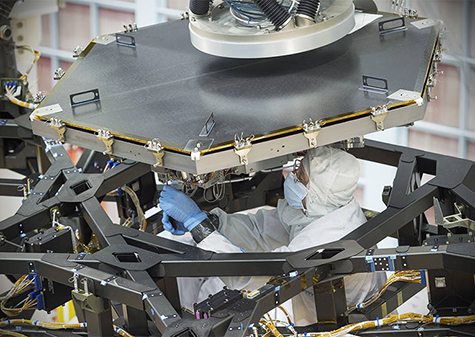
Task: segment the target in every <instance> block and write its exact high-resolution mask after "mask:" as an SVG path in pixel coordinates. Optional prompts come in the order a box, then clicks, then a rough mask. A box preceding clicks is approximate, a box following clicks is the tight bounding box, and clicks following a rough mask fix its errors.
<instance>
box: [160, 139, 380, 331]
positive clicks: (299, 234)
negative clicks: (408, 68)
mask: <svg viewBox="0 0 475 337" xmlns="http://www.w3.org/2000/svg"><path fill="white" fill-rule="evenodd" d="M359 174H360V170H359V163H358V161H357V160H356V158H355V157H353V156H352V155H350V154H348V153H347V152H345V151H342V150H339V149H335V148H330V147H319V148H317V149H312V150H309V151H308V152H307V155H306V156H305V157H304V158H303V159H302V163H301V165H300V166H299V167H298V169H294V171H293V172H291V173H290V174H289V175H288V176H287V178H286V179H285V182H284V196H285V199H282V200H279V202H278V204H277V208H275V209H271V210H267V209H261V210H259V211H258V212H257V213H256V214H226V213H225V212H224V211H223V210H221V209H219V208H216V209H214V210H212V211H211V213H210V214H207V213H205V212H203V211H201V210H200V209H199V208H198V206H197V205H196V204H195V202H194V201H193V200H192V199H191V198H189V197H188V196H187V195H186V194H184V193H182V192H180V191H178V190H176V189H175V188H173V187H171V186H165V187H164V189H163V191H162V193H161V196H160V207H161V208H162V209H163V211H164V216H163V220H162V222H163V223H164V228H165V229H166V230H167V231H169V232H171V233H172V234H174V235H183V234H184V233H185V232H186V231H190V232H191V235H192V237H193V240H194V241H195V242H196V243H197V246H198V247H199V248H202V249H206V250H210V251H214V252H219V253H220V252H227V253H229V252H242V251H245V252H289V251H298V250H302V249H306V248H310V247H314V246H318V245H321V244H325V243H329V242H333V241H336V240H339V239H341V238H342V237H343V236H345V235H346V234H348V233H349V232H351V231H352V230H354V229H355V228H357V227H359V226H360V225H361V224H362V223H364V222H365V221H366V219H365V216H364V214H363V212H362V211H361V208H360V206H359V204H358V202H357V201H356V200H355V197H354V195H353V193H354V191H355V189H356V185H357V182H358V178H359ZM169 216H171V217H173V218H174V219H175V220H177V221H178V223H179V224H178V228H177V229H174V228H173V226H172V225H171V223H170V222H169ZM216 217H217V219H216ZM216 220H218V221H219V225H218V228H216V226H215V225H213V223H214V224H216V222H217V221H216ZM378 274H379V273H378ZM222 280H223V281H224V282H225V283H226V285H227V286H228V287H229V288H231V289H233V288H234V289H236V288H237V289H248V290H252V289H257V288H258V287H260V286H262V285H264V284H265V282H266V281H267V280H268V277H265V278H261V277H252V278H250V277H233V278H224V277H223V278H222ZM383 283H384V275H375V274H359V275H352V276H348V277H346V278H345V289H346V296H347V302H348V304H349V305H351V304H357V303H361V302H363V301H364V300H365V299H368V298H369V297H370V296H372V295H373V294H374V293H375V292H376V291H377V290H379V289H380V287H381V286H382V285H383ZM197 290H198V289H190V290H189V291H190V296H196V291H197ZM218 290H219V289H215V291H218ZM308 290H310V291H306V292H304V293H302V294H300V295H299V296H296V297H294V298H293V300H292V307H293V312H294V320H295V323H296V324H297V325H299V326H304V325H309V324H313V323H316V321H317V320H316V312H315V307H314V306H315V305H314V300H313V293H311V290H312V289H311V288H309V289H308ZM198 300H200V299H198Z"/></svg>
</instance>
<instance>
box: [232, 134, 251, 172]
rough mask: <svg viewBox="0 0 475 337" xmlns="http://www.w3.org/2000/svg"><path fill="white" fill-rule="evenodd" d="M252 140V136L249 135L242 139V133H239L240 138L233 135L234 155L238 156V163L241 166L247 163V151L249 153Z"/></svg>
mask: <svg viewBox="0 0 475 337" xmlns="http://www.w3.org/2000/svg"><path fill="white" fill-rule="evenodd" d="M253 139H254V135H251V136H249V137H247V138H244V137H243V133H241V137H239V136H238V135H234V153H236V154H237V155H238V156H239V162H240V163H241V165H247V164H248V163H249V160H248V159H247V155H248V153H249V151H251V148H252V144H251V141H252V140H253Z"/></svg>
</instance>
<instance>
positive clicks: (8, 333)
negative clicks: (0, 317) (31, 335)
mask: <svg viewBox="0 0 475 337" xmlns="http://www.w3.org/2000/svg"><path fill="white" fill-rule="evenodd" d="M0 336H14V337H28V336H26V335H23V334H21V333H18V332H13V331H7V330H2V329H0Z"/></svg>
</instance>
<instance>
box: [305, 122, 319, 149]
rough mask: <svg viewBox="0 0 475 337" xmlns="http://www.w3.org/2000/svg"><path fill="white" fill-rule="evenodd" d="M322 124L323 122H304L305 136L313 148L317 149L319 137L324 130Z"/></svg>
mask: <svg viewBox="0 0 475 337" xmlns="http://www.w3.org/2000/svg"><path fill="white" fill-rule="evenodd" d="M321 124H322V121H316V122H314V121H312V119H310V120H309V122H308V123H306V122H305V121H303V135H304V136H305V138H307V139H308V145H309V146H310V147H311V148H315V147H317V145H318V142H317V137H318V135H319V134H320V131H321V130H322V127H321Z"/></svg>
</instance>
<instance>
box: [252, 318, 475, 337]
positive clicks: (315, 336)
mask: <svg viewBox="0 0 475 337" xmlns="http://www.w3.org/2000/svg"><path fill="white" fill-rule="evenodd" d="M407 322H418V323H423V324H430V323H438V324H442V325H461V324H473V323H475V315H471V316H460V317H438V316H431V315H421V314H415V313H407V314H402V315H388V316H387V317H385V318H383V319H376V320H375V321H365V322H360V323H353V324H349V325H346V326H344V327H341V328H340V329H337V330H334V331H328V332H307V333H306V334H298V335H297V334H296V333H293V335H294V336H302V337H304V336H307V337H339V336H345V335H346V334H348V333H350V332H351V331H357V330H362V329H369V328H376V327H381V326H384V325H388V324H392V323H407ZM260 323H261V324H262V325H261V327H262V328H263V329H264V330H266V332H265V334H264V336H266V337H267V336H270V335H274V336H275V337H283V335H282V334H281V333H280V332H279V331H278V330H277V327H276V325H275V323H284V324H285V322H280V321H274V320H272V319H270V317H269V318H268V319H267V320H266V319H261V321H260ZM289 326H291V325H289ZM289 326H287V328H288V327H289ZM294 331H295V330H294Z"/></svg>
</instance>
